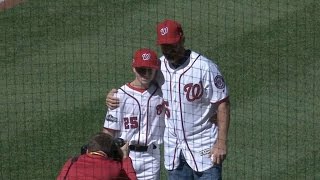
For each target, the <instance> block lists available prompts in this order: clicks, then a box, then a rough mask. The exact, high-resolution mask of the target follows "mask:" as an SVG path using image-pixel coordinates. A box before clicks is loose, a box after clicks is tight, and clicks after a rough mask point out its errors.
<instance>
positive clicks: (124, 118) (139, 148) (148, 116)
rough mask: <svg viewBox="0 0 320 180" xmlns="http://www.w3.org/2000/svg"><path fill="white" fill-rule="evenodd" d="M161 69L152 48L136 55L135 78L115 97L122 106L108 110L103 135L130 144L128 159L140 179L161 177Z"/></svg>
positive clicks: (134, 61)
mask: <svg viewBox="0 0 320 180" xmlns="http://www.w3.org/2000/svg"><path fill="white" fill-rule="evenodd" d="M159 69H160V61H159V59H158V58H157V54H156V53H155V52H154V51H152V50H150V49H146V48H144V49H140V50H138V51H136V52H135V55H134V58H133V61H132V70H133V73H134V74H135V79H134V80H133V81H132V82H130V83H127V84H125V85H123V86H122V87H121V88H120V89H118V93H116V94H115V96H116V97H118V98H119V100H120V104H119V108H117V109H113V110H111V109H109V110H108V113H107V114H106V118H105V123H104V130H103V132H105V133H108V134H111V135H112V136H114V137H120V138H122V139H124V140H125V141H127V142H129V150H130V154H129V156H130V157H131V158H132V161H133V167H134V169H135V171H136V173H137V178H138V179H152V180H156V179H159V178H160V149H159V144H161V143H162V136H163V132H164V120H163V119H164V112H163V110H162V103H163V99H162V92H161V90H160V88H159V87H158V86H157V85H156V84H154V83H153V82H154V81H153V80H154V78H155V76H156V73H157V71H158V70H159Z"/></svg>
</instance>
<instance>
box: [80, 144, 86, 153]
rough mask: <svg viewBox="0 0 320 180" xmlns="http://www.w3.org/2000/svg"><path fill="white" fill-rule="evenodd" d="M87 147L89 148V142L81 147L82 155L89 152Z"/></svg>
mask: <svg viewBox="0 0 320 180" xmlns="http://www.w3.org/2000/svg"><path fill="white" fill-rule="evenodd" d="M87 149H88V145H87V144H85V145H83V146H81V149H80V152H81V155H82V154H86V153H87Z"/></svg>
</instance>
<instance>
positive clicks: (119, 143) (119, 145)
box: [114, 138, 125, 147]
mask: <svg viewBox="0 0 320 180" xmlns="http://www.w3.org/2000/svg"><path fill="white" fill-rule="evenodd" d="M114 143H115V144H116V145H117V146H118V147H122V146H123V145H124V144H125V143H124V140H123V139H122V138H116V139H114Z"/></svg>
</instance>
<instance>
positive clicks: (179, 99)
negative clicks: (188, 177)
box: [157, 52, 228, 171]
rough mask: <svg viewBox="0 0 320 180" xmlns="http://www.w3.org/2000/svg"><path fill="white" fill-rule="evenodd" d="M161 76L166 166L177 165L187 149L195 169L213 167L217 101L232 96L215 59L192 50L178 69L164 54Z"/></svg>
mask: <svg viewBox="0 0 320 180" xmlns="http://www.w3.org/2000/svg"><path fill="white" fill-rule="evenodd" d="M160 60H161V72H162V75H163V77H161V76H158V77H157V78H158V82H159V85H160V86H161V89H162V93H163V98H164V105H165V111H166V112H165V114H166V116H165V124H166V128H165V133H164V148H165V167H166V169H168V170H172V169H175V168H177V166H178V165H179V154H180V151H182V152H183V154H184V156H185V158H186V160H187V163H188V164H189V166H190V167H192V169H194V170H195V171H204V170H207V169H209V168H210V167H212V161H211V160H210V157H209V153H210V150H211V148H212V145H213V144H214V143H215V141H216V138H217V127H216V126H215V124H213V123H212V122H211V121H210V118H211V117H212V116H213V115H214V114H215V113H216V110H217V109H216V107H213V106H214V103H217V102H219V101H222V100H224V99H225V98H227V97H228V90H227V87H226V84H225V82H224V79H223V76H222V75H221V73H220V71H219V69H218V67H217V65H216V64H214V63H213V62H212V61H211V60H209V59H207V58H206V57H204V56H202V55H199V54H198V53H196V52H191V54H190V57H189V59H188V60H187V61H186V62H185V63H184V64H182V65H181V66H180V67H178V68H177V69H175V68H173V67H171V66H170V64H169V62H168V61H167V60H166V59H165V57H164V56H162V57H161V58H160Z"/></svg>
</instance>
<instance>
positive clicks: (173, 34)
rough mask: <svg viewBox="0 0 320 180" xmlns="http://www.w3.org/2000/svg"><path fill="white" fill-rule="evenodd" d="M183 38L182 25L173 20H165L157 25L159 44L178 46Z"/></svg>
mask: <svg viewBox="0 0 320 180" xmlns="http://www.w3.org/2000/svg"><path fill="white" fill-rule="evenodd" d="M182 36H183V31H182V27H181V25H180V24H179V23H178V22H176V21H173V20H168V19H167V20H164V21H163V22H160V23H159V24H158V25H157V44H158V45H161V44H176V43H178V42H179V41H180V40H181V38H182Z"/></svg>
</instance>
